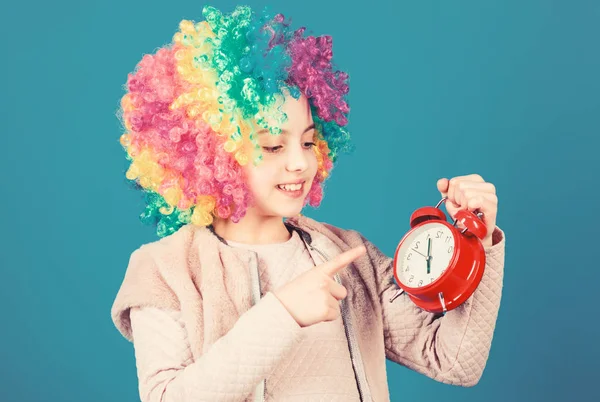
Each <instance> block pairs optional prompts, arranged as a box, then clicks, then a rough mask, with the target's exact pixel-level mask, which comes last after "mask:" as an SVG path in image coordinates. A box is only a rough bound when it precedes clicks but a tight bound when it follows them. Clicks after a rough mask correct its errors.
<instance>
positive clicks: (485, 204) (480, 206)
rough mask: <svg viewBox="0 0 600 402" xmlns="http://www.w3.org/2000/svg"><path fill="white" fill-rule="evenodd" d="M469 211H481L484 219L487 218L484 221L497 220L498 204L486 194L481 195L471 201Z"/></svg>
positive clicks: (468, 205)
mask: <svg viewBox="0 0 600 402" xmlns="http://www.w3.org/2000/svg"><path fill="white" fill-rule="evenodd" d="M467 209H468V210H469V211H475V210H479V211H481V212H482V213H483V217H484V218H485V219H484V221H485V220H488V221H493V220H495V219H496V215H497V213H498V205H497V203H496V202H495V201H493V200H492V199H489V198H487V197H486V196H485V194H480V195H477V196H475V197H473V198H471V199H469V201H468V204H467Z"/></svg>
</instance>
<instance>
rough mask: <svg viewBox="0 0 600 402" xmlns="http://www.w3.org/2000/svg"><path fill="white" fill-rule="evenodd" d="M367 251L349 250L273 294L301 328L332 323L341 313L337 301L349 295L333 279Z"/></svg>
mask: <svg viewBox="0 0 600 402" xmlns="http://www.w3.org/2000/svg"><path fill="white" fill-rule="evenodd" d="M365 252H366V249H365V247H364V246H362V245H361V246H359V247H355V248H353V249H350V250H348V251H346V252H344V253H342V254H340V255H338V256H337V257H335V258H334V259H332V260H330V261H327V262H326V263H324V264H321V265H318V266H316V267H314V268H313V269H310V270H309V271H307V272H305V273H303V274H302V275H300V276H298V277H297V278H295V279H294V280H293V281H291V282H289V283H287V284H285V285H284V286H282V287H281V288H279V289H277V290H276V291H274V292H273V293H274V294H275V296H277V298H278V299H279V301H281V303H282V304H283V305H284V306H285V308H286V309H287V310H288V311H289V313H290V315H291V316H292V317H294V319H295V320H296V322H297V323H298V325H300V326H301V327H307V326H309V325H313V324H317V323H319V322H321V321H333V320H335V319H336V318H337V317H338V315H339V314H340V305H339V302H338V300H341V299H343V298H345V297H346V296H347V294H348V291H347V290H346V288H345V287H344V286H342V285H340V284H339V283H337V282H336V281H335V280H334V279H333V277H334V275H335V274H336V272H339V271H341V270H342V269H343V268H345V267H346V266H347V265H348V264H350V263H351V262H352V261H354V260H355V259H356V258H358V257H360V256H361V255H363V254H364V253H365Z"/></svg>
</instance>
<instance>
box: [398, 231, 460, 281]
mask: <svg viewBox="0 0 600 402" xmlns="http://www.w3.org/2000/svg"><path fill="white" fill-rule="evenodd" d="M455 245H456V239H455V238H454V235H453V234H452V231H451V230H450V228H448V227H447V226H445V225H444V224H441V223H436V222H431V223H427V224H425V225H422V226H419V227H418V228H417V229H415V230H414V231H413V232H412V233H411V234H410V235H409V236H408V237H407V238H406V239H405V240H404V242H403V243H402V246H401V248H400V249H399V250H398V255H397V260H396V261H397V262H396V275H397V276H398V279H399V280H400V282H402V283H403V284H404V285H406V286H409V287H413V288H418V287H423V286H427V285H429V284H431V283H433V282H434V281H435V280H436V279H437V278H439V277H440V276H441V275H442V274H443V273H444V272H445V271H446V268H448V265H449V264H450V260H451V259H452V256H453V255H454V248H455Z"/></svg>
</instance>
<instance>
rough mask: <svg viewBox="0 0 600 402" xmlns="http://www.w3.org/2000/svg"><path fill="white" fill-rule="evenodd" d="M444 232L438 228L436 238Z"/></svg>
mask: <svg viewBox="0 0 600 402" xmlns="http://www.w3.org/2000/svg"><path fill="white" fill-rule="evenodd" d="M443 234H444V232H442V231H441V230H438V232H437V234H436V235H435V237H436V239H439V238H440V237H442V235H443Z"/></svg>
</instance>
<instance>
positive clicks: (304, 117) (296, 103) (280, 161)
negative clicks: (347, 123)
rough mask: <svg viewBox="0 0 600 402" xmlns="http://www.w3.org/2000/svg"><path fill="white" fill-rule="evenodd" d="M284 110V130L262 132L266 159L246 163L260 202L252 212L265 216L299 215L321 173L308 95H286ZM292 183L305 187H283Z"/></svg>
mask: <svg viewBox="0 0 600 402" xmlns="http://www.w3.org/2000/svg"><path fill="white" fill-rule="evenodd" d="M282 110H283V111H284V112H285V113H286V114H287V116H288V120H287V121H286V122H285V123H283V125H281V127H280V128H281V130H282V132H281V133H280V134H279V135H272V134H270V133H269V132H268V131H266V132H262V133H261V132H260V131H258V132H257V135H258V137H257V140H258V144H259V145H260V146H261V148H262V154H263V160H262V161H261V162H260V163H259V164H258V166H254V164H253V163H252V162H250V163H248V164H246V165H245V166H244V170H245V173H246V177H247V181H248V186H249V188H250V191H251V192H252V194H253V196H254V199H255V202H256V203H255V205H254V207H253V208H251V211H252V212H254V213H256V214H259V215H262V216H279V217H290V216H295V215H298V214H299V213H300V212H301V211H302V207H303V206H304V200H305V199H306V197H307V195H308V192H309V190H310V188H311V186H312V182H313V179H314V178H315V175H316V173H317V166H318V165H317V157H316V155H315V152H314V150H313V145H312V144H313V143H314V140H315V130H314V128H312V127H313V119H312V114H311V111H310V107H309V103H308V100H307V99H306V98H305V97H304V96H301V97H300V98H299V99H298V100H296V99H294V98H293V97H291V96H289V95H287V94H286V98H285V103H284V105H283V108H282ZM270 123H271V122H270ZM255 127H256V128H257V129H258V127H257V126H255ZM291 183H301V186H298V185H295V184H294V185H293V187H291V188H290V187H289V186H288V187H287V189H286V188H281V187H280V185H282V184H291ZM297 188H299V190H296V189H297ZM294 190H296V191H294ZM251 211H249V212H251Z"/></svg>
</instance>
